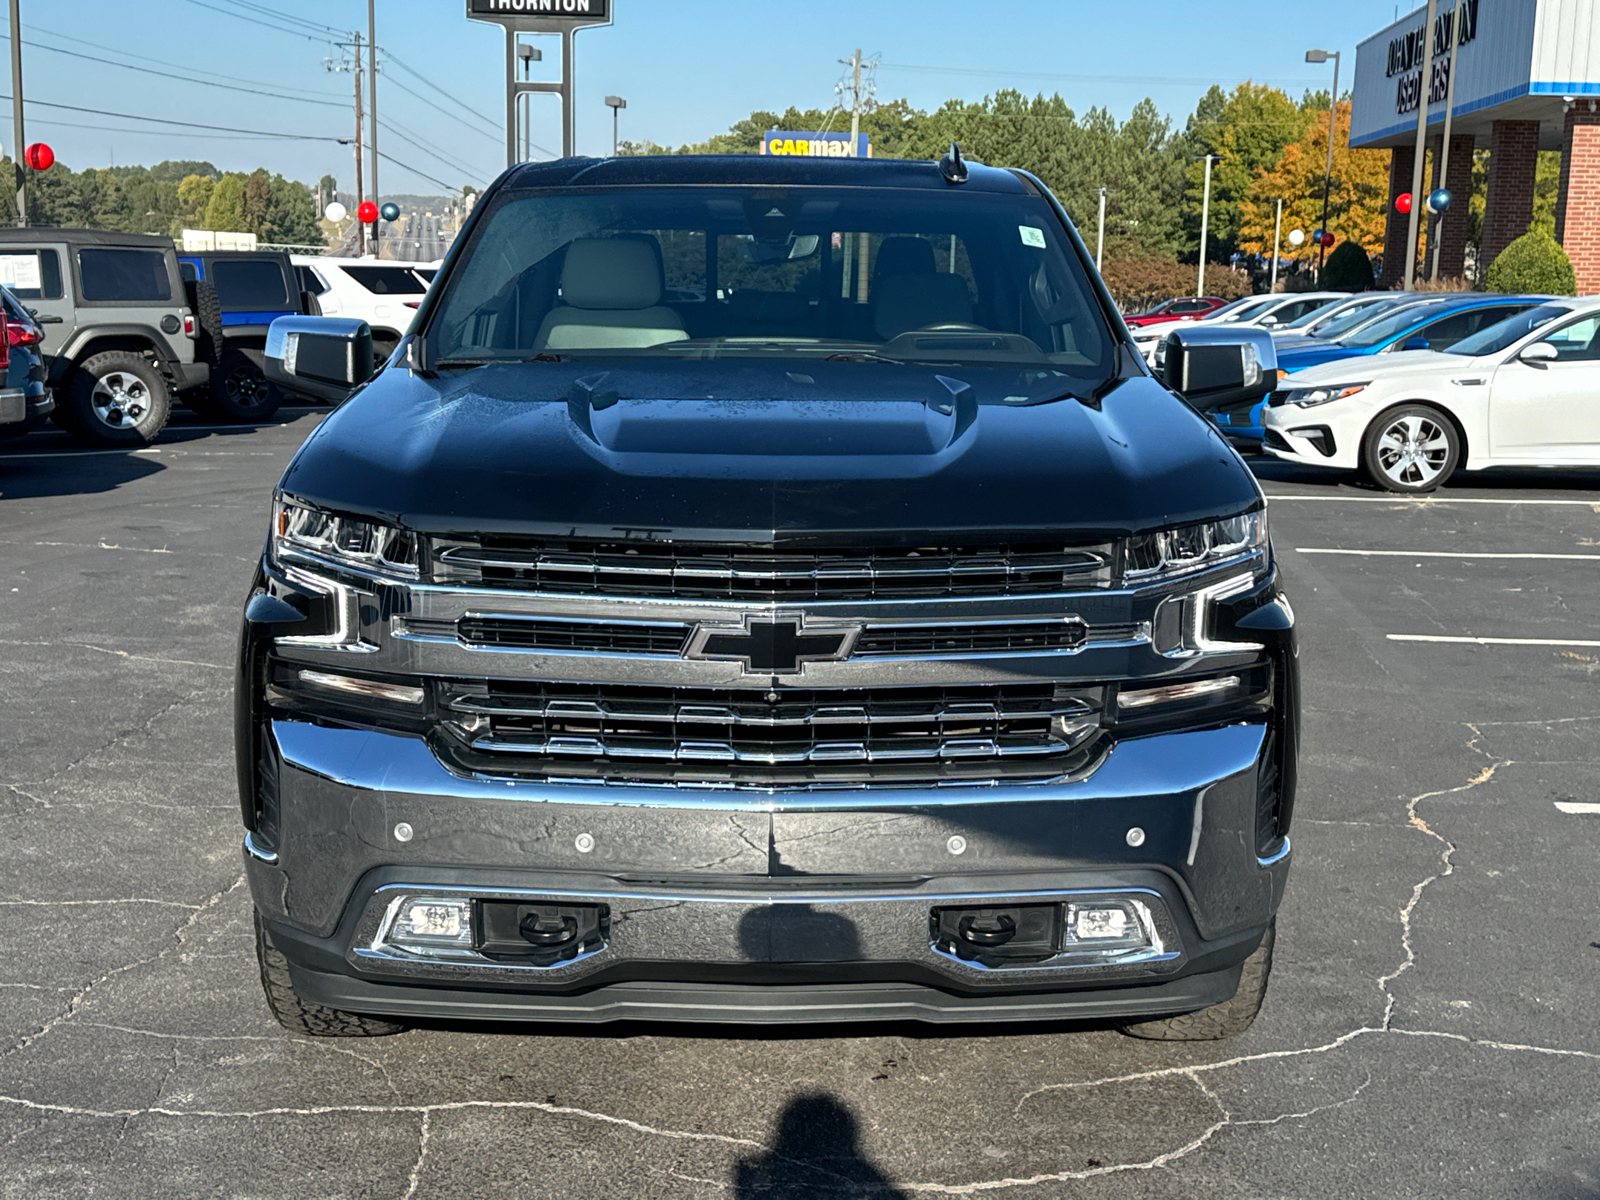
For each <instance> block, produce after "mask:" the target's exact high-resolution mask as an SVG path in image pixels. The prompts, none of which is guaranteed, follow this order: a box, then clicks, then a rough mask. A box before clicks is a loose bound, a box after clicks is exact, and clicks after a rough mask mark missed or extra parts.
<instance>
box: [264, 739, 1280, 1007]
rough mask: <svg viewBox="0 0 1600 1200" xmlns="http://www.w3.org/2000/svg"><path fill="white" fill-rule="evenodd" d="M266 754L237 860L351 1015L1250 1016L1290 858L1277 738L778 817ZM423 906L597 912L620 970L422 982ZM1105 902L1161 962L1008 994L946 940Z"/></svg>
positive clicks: (817, 802) (1012, 980) (291, 749)
mask: <svg viewBox="0 0 1600 1200" xmlns="http://www.w3.org/2000/svg"><path fill="white" fill-rule="evenodd" d="M268 733H269V736H268V737H267V738H266V739H265V743H266V744H265V751H266V754H267V755H268V758H269V772H268V773H269V775H270V776H271V777H272V778H273V779H274V780H275V793H276V811H275V812H274V813H273V820H272V822H271V827H270V828H261V829H258V830H257V831H256V832H255V833H253V834H252V835H251V838H250V839H247V842H246V864H247V869H248V875H249V880H250V886H251V891H252V894H253V897H254V900H255V903H256V906H257V908H258V909H259V910H260V911H261V913H262V915H263V917H264V918H265V919H266V920H267V922H268V923H269V925H270V927H271V929H272V932H273V939H274V942H275V943H276V944H277V945H278V946H279V948H280V949H282V950H283V952H284V953H285V954H286V955H287V956H288V958H289V961H290V968H291V973H292V974H293V977H294V980H295V985H296V987H297V989H299V990H300V991H301V993H302V995H303V996H304V997H305V998H307V999H310V1000H313V1001H316V1002H319V1003H324V1004H328V1005H330V1006H332V1007H336V1008H344V1009H349V1010H353V1011H368V1012H375V1013H391V1014H409V1015H414V1016H431V1017H462V1016H471V1017H482V1018H492V1019H507V1018H519V1019H538V1020H551V1019H555V1020H582V1021H603V1020H611V1019H618V1018H622V1017H651V1018H672V1019H701V1020H718V1019H720V1020H778V1021H803V1020H849V1019H861V1018H875V1019H884V1018H890V1017H893V1018H910V1019H919V1020H930V1021H962V1020H976V1019H985V1020H992V1019H1005V1018H1013V1019H1040V1018H1042V1017H1071V1016H1078V1017H1108V1016H1125V1015H1133V1014H1145V1013H1159V1012H1178V1011H1187V1010H1192V1009H1194V1008H1198V1007H1203V1006H1205V1005H1206V1004H1211V1003H1215V1002H1217V1001H1219V1000H1222V999H1225V998H1226V997H1227V996H1228V995H1231V994H1232V992H1233V990H1234V986H1235V984H1236V983H1237V976H1238V964H1239V963H1241V962H1242V961H1243V960H1244V958H1246V957H1247V956H1248V955H1249V953H1250V952H1251V951H1252V950H1253V949H1254V947H1255V945H1256V944H1257V942H1259V940H1260V937H1261V935H1262V933H1263V931H1264V930H1265V928H1266V926H1267V925H1268V923H1269V922H1270V921H1271V919H1272V916H1273V914H1274V912H1275V911H1276V909H1277V906H1278V904H1279V902H1280V901H1281V899H1282V896H1283V890H1284V886H1285V883H1286V880H1287V875H1288V869H1289V857H1290V856H1289V848H1288V844H1287V841H1284V842H1283V843H1282V844H1281V846H1279V847H1278V848H1276V849H1275V850H1274V851H1273V853H1272V854H1271V856H1270V857H1269V858H1266V859H1263V858H1261V857H1258V853H1257V850H1256V846H1257V838H1256V832H1255V830H1256V822H1257V819H1258V818H1257V812H1258V781H1259V778H1260V773H1261V771H1262V770H1263V767H1264V758H1265V756H1266V755H1267V753H1268V745H1269V741H1270V739H1269V738H1268V736H1267V733H1266V726H1265V725H1263V724H1259V723H1240V724H1234V725H1229V726H1224V727H1222V728H1216V729H1210V730H1202V731H1191V732H1182V733H1169V734H1159V735H1154V736H1149V737H1142V738H1134V739H1129V740H1127V741H1123V742H1121V743H1119V744H1118V745H1116V746H1115V747H1114V748H1113V749H1112V751H1111V752H1110V754H1109V755H1108V757H1107V758H1106V759H1105V761H1104V762H1103V763H1102V764H1101V765H1100V766H1099V768H1098V769H1097V770H1096V771H1094V772H1093V774H1091V775H1090V776H1089V777H1088V778H1085V779H1080V780H1077V781H1075V782H1071V783H1064V784H1059V785H1031V786H1016V787H1000V788H996V787H986V788H938V789H930V790H925V791H900V790H894V791H886V792H873V791H870V790H857V791H852V792H842V793H826V792H825V793H804V794H796V795H781V794H780V795H771V796H760V795H758V796H751V795H749V794H746V793H728V792H715V791H708V792H692V791H684V790H682V789H650V788H631V787H606V786H594V787H585V786H576V785H556V786H552V785H546V784H540V783H535V782H529V781H523V780H506V779H491V778H482V777H463V776H461V775H459V774H456V773H453V772H452V771H450V770H448V769H447V768H446V767H445V766H444V765H443V764H441V763H440V761H439V760H438V759H437V758H436V757H435V756H434V755H433V753H432V751H431V750H430V749H429V748H428V746H427V744H426V743H425V742H424V741H423V740H422V739H421V738H416V737H408V736H402V735H396V734H390V733H378V732H370V731H362V730H353V729H337V728H327V727H323V726H319V725H315V724H311V723H308V722H302V721H294V720H274V721H272V722H271V723H270V725H269V730H268ZM402 825H404V826H409V827H410V835H409V837H408V839H407V840H405V841H400V840H397V839H396V829H397V827H399V826H402ZM1134 829H1138V830H1140V831H1141V834H1142V836H1140V837H1132V836H1130V831H1132V830H1134ZM1134 841H1138V842H1139V844H1138V845H1137V846H1135V845H1133V844H1131V843H1132V842H1134ZM263 846H270V847H271V849H270V850H269V849H263ZM957 846H959V847H960V849H959V850H957V849H956V847H957ZM585 847H587V848H585ZM418 892H423V893H426V894H428V895H431V896H461V897H474V898H477V899H480V900H481V899H491V900H507V901H519V902H524V903H546V904H588V905H604V906H606V909H607V911H608V912H609V914H611V917H610V927H609V932H608V936H607V938H606V940H605V943H604V945H603V946H601V947H599V948H598V949H595V950H592V951H589V952H585V953H582V954H580V955H577V956H576V957H573V958H571V959H569V960H564V961H560V962H556V963H554V964H552V965H548V966H534V965H527V964H522V963H506V962H503V961H492V960H488V959H478V960H476V961H441V960H438V959H430V958H426V957H420V956H417V955H413V954H409V953H405V952H397V951H396V950H395V948H394V947H392V946H390V945H388V944H387V943H386V942H385V941H384V938H383V934H384V930H385V920H386V917H387V915H388V914H390V913H391V912H392V907H393V904H394V901H395V899H396V898H397V897H399V896H403V895H408V894H417V893H418ZM1095 896H1100V897H1116V898H1121V899H1131V900H1135V901H1137V902H1138V903H1139V904H1141V905H1142V906H1143V909H1142V910H1141V911H1143V912H1145V913H1147V914H1148V919H1149V924H1150V927H1151V929H1152V930H1153V932H1154V934H1155V937H1154V938H1153V939H1152V945H1150V946H1147V947H1145V948H1143V949H1141V950H1139V951H1138V952H1134V953H1129V954H1126V955H1122V956H1120V957H1118V956H1112V957H1111V958H1110V959H1108V960H1105V961H1084V960H1082V959H1081V958H1079V959H1073V958H1072V957H1071V956H1057V957H1054V958H1046V959H1043V960H1041V961H1026V962H1020V963H1016V964H1007V965H1003V966H995V965H984V964H983V963H981V962H975V961H970V960H968V959H966V958H964V957H957V956H955V955H952V954H950V953H947V952H946V951H945V950H944V949H941V948H940V946H938V945H937V944H936V942H935V939H934V938H933V936H932V934H931V932H930V916H931V914H932V913H933V912H934V911H935V910H937V909H942V908H947V907H962V908H969V907H972V908H976V907H988V906H1000V905H1016V904H1054V903H1065V902H1070V901H1072V900H1074V899H1079V900H1081V899H1083V898H1084V897H1095Z"/></svg>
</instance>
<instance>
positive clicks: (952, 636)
mask: <svg viewBox="0 0 1600 1200" xmlns="http://www.w3.org/2000/svg"><path fill="white" fill-rule="evenodd" d="M1143 636H1144V626H1143V625H1140V624H1137V623H1132V622H1129V623H1126V624H1116V625H1092V626H1091V625H1086V624H1084V623H1083V622H1082V621H1079V620H1076V619H1070V618H1069V619H1064V620H1055V621H993V622H967V623H961V624H954V623H952V624H918V625H869V626H867V629H866V632H865V633H863V634H862V635H861V637H860V639H859V640H858V641H857V642H856V645H855V650H854V653H853V655H852V657H856V658H913V657H917V656H930V655H942V654H1038V653H1043V652H1045V651H1050V650H1079V649H1082V648H1083V647H1085V646H1092V645H1105V644H1116V643H1125V642H1132V641H1135V640H1137V639H1140V638H1142V637H1143Z"/></svg>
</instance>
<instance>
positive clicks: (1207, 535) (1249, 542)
mask: <svg viewBox="0 0 1600 1200" xmlns="http://www.w3.org/2000/svg"><path fill="white" fill-rule="evenodd" d="M1266 547H1267V517H1266V513H1265V512H1262V511H1259V510H1258V511H1256V512H1248V513H1240V514H1239V515H1238V516H1236V517H1226V518H1224V519H1223V520H1221V521H1204V522H1201V523H1200V524H1198V525H1179V526H1177V527H1176V528H1173V529H1163V530H1160V531H1158V532H1156V533H1144V534H1139V535H1137V536H1135V537H1132V538H1129V539H1128V548H1127V559H1126V562H1125V564H1124V566H1123V574H1124V576H1125V577H1126V578H1128V579H1129V580H1137V581H1140V582H1148V581H1153V580H1159V579H1165V578H1170V577H1173V576H1178V575H1187V574H1189V573H1191V572H1194V571H1201V570H1205V569H1207V568H1210V567H1213V566H1216V565H1218V564H1219V563H1223V562H1228V561H1230V560H1232V559H1236V558H1239V557H1241V556H1244V555H1248V554H1258V553H1260V552H1262V551H1264V550H1265V549H1266Z"/></svg>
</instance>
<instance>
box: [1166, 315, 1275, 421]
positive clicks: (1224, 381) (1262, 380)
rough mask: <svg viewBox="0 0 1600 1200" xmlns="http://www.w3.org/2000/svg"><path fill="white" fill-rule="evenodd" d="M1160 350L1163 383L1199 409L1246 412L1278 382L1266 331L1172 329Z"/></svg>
mask: <svg viewBox="0 0 1600 1200" xmlns="http://www.w3.org/2000/svg"><path fill="white" fill-rule="evenodd" d="M1163 350H1164V353H1163V354H1162V356H1161V370H1160V375H1161V381H1162V382H1163V383H1165V384H1166V385H1167V386H1168V387H1169V388H1171V389H1172V390H1173V391H1174V392H1177V393H1178V395H1180V396H1182V397H1183V398H1184V399H1185V400H1187V401H1188V402H1189V404H1190V405H1191V406H1192V407H1194V408H1197V409H1199V410H1200V411H1201V412H1232V411H1234V410H1240V411H1244V412H1248V411H1249V410H1250V409H1251V408H1253V407H1254V406H1255V405H1257V404H1259V403H1260V402H1261V401H1262V400H1263V399H1264V398H1265V397H1266V395H1267V393H1268V392H1270V391H1272V389H1273V388H1274V387H1276V386H1277V383H1278V352H1277V350H1276V349H1274V348H1273V344H1272V334H1271V333H1269V332H1268V331H1267V330H1265V329H1260V328H1251V327H1250V326H1222V327H1220V328H1217V327H1212V328H1207V327H1206V326H1204V325H1198V326H1196V327H1195V328H1193V329H1181V328H1179V329H1174V330H1173V331H1172V332H1171V333H1169V334H1168V335H1167V337H1166V341H1165V342H1164V343H1163Z"/></svg>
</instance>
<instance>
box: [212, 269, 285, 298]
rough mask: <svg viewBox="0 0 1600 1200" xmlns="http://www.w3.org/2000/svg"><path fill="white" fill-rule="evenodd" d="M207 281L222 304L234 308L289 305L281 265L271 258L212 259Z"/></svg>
mask: <svg viewBox="0 0 1600 1200" xmlns="http://www.w3.org/2000/svg"><path fill="white" fill-rule="evenodd" d="M211 282H212V284H214V285H215V287H216V289H217V299H218V300H220V301H221V302H222V307H223V308H229V309H234V310H236V311H237V310H248V309H270V308H288V307H291V306H290V304H289V292H288V289H287V288H286V287H285V286H284V282H283V268H282V267H280V266H279V265H278V264H277V263H275V262H264V261H262V260H260V259H244V260H240V261H237V262H232V261H229V260H227V259H214V260H213V261H212V263H211Z"/></svg>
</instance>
